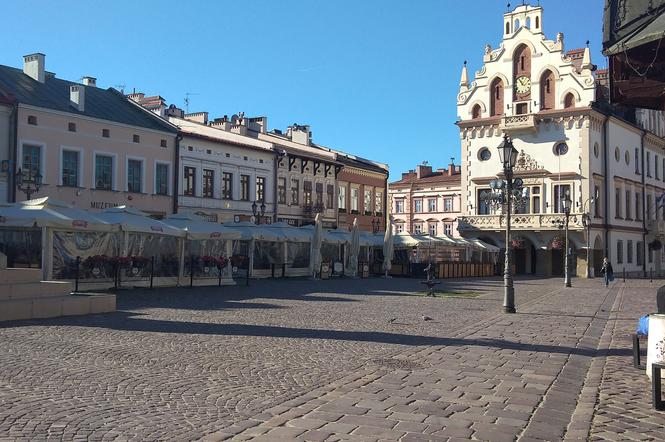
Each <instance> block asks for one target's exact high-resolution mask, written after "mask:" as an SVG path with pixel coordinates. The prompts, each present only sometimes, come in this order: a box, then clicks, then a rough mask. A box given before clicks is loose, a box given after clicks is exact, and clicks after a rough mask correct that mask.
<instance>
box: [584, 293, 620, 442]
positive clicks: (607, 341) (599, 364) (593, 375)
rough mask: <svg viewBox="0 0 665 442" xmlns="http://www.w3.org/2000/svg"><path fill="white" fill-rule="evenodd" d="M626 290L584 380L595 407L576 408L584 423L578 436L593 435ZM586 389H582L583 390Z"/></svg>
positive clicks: (616, 301) (586, 436)
mask: <svg viewBox="0 0 665 442" xmlns="http://www.w3.org/2000/svg"><path fill="white" fill-rule="evenodd" d="M625 290H626V285H625V284H624V285H623V286H622V287H621V289H620V291H619V294H618V295H617V299H616V300H615V302H614V305H612V311H611V312H610V319H609V320H608V323H607V325H606V326H605V330H604V331H603V335H602V337H601V340H600V342H599V344H598V349H599V350H600V351H599V354H598V356H597V357H594V360H593V362H592V363H591V368H590V369H589V372H588V374H587V379H586V380H585V382H584V389H586V390H587V391H586V394H587V397H586V399H593V408H592V409H591V410H590V412H587V411H581V410H578V409H577V408H576V410H575V413H574V414H573V420H575V421H577V422H581V423H584V426H582V424H580V428H579V429H578V430H577V431H576V433H575V437H576V438H578V436H583V437H584V438H585V439H588V438H589V437H590V436H591V431H592V429H593V428H592V427H593V418H594V417H595V415H596V412H597V411H598V405H599V404H598V397H599V395H600V388H601V386H602V383H603V381H604V379H605V366H606V364H607V355H608V354H609V351H610V349H611V348H612V343H613V342H614V336H615V331H616V329H617V326H618V317H619V314H620V312H621V307H622V306H623V303H624V300H625V296H624V293H625ZM584 389H583V390H582V391H583V392H584ZM589 402H590V401H589ZM576 415H577V416H576Z"/></svg>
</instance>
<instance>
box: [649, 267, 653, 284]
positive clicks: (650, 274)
mask: <svg viewBox="0 0 665 442" xmlns="http://www.w3.org/2000/svg"><path fill="white" fill-rule="evenodd" d="M649 282H653V268H651V269H650V270H649Z"/></svg>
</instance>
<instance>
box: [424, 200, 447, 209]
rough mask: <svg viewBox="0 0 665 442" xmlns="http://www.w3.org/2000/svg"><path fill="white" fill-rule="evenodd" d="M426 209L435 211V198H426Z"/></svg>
mask: <svg viewBox="0 0 665 442" xmlns="http://www.w3.org/2000/svg"><path fill="white" fill-rule="evenodd" d="M444 201H445V200H444ZM427 211H428V212H436V198H430V199H428V200H427Z"/></svg>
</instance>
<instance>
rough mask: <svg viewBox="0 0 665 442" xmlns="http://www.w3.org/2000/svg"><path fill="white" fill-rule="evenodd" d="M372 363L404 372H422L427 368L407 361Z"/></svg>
mask: <svg viewBox="0 0 665 442" xmlns="http://www.w3.org/2000/svg"><path fill="white" fill-rule="evenodd" d="M372 362H374V363H375V364H377V365H381V366H382V367H386V368H401V369H402V370H420V369H423V368H425V366H424V365H423V364H420V363H418V362H414V361H409V360H406V359H374V360H373V361H372Z"/></svg>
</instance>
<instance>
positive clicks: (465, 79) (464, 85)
mask: <svg viewBox="0 0 665 442" xmlns="http://www.w3.org/2000/svg"><path fill="white" fill-rule="evenodd" d="M459 86H460V89H462V90H467V89H468V88H469V72H468V71H467V69H466V60H464V66H463V67H462V75H461V77H460V80H459Z"/></svg>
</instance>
